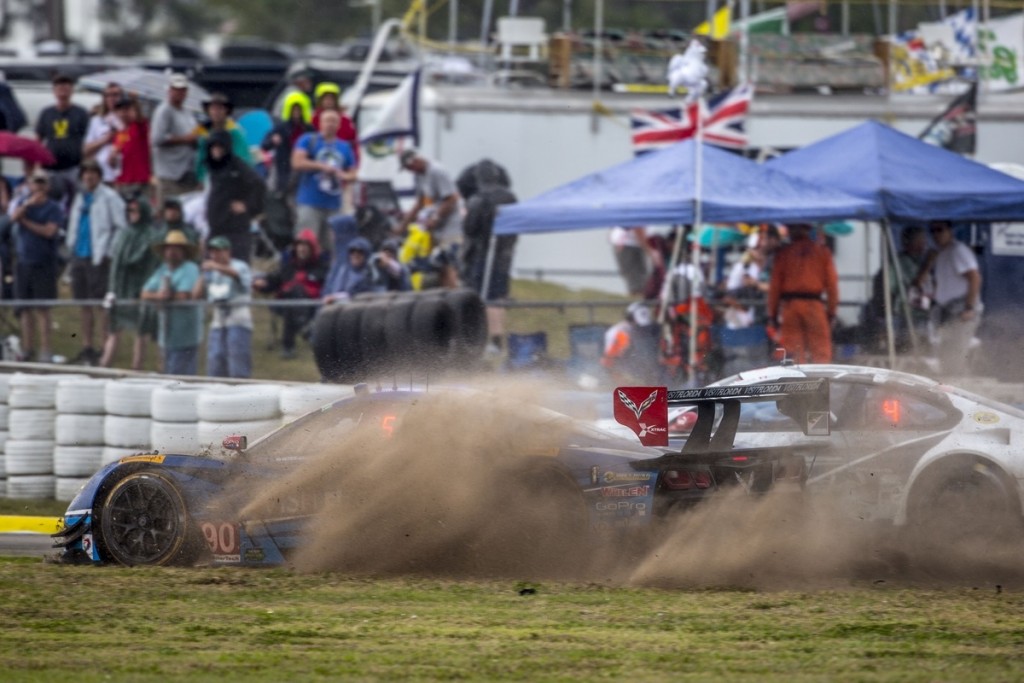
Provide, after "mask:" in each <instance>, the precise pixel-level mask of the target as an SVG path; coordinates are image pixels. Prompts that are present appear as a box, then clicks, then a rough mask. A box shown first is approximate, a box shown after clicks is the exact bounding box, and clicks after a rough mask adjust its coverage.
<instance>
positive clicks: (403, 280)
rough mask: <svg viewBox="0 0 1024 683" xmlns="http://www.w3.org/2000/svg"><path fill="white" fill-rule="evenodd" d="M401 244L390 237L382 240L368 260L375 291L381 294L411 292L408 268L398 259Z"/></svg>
mask: <svg viewBox="0 0 1024 683" xmlns="http://www.w3.org/2000/svg"><path fill="white" fill-rule="evenodd" d="M401 248H402V244H401V242H399V241H398V240H397V239H395V238H393V237H391V238H388V239H386V240H384V241H383V242H382V243H381V245H380V249H379V250H378V251H377V253H376V254H374V255H373V257H372V258H371V259H370V268H371V270H372V273H373V283H374V286H375V289H377V290H378V291H382V292H408V291H411V290H412V281H411V280H410V274H409V268H408V267H407V266H406V265H405V264H404V263H402V262H401V261H400V260H399V258H398V255H399V252H400V251H401Z"/></svg>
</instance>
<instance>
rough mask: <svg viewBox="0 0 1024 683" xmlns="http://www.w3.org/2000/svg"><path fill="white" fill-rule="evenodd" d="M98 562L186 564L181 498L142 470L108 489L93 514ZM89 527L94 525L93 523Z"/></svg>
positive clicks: (185, 518)
mask: <svg viewBox="0 0 1024 683" xmlns="http://www.w3.org/2000/svg"><path fill="white" fill-rule="evenodd" d="M94 514H95V515H96V516H97V517H98V518H99V519H98V521H99V524H96V525H95V526H94V528H98V530H99V533H98V534H97V537H96V542H97V544H98V548H99V551H100V555H101V556H102V557H110V558H111V559H113V560H114V561H115V562H117V563H118V564H123V565H126V566H129V567H131V566H137V565H166V564H172V563H187V562H188V560H189V559H190V557H189V556H188V555H189V550H190V546H191V544H190V543H189V536H190V531H189V528H190V520H189V516H188V510H187V509H186V506H185V499H184V498H183V497H182V495H181V492H180V491H179V490H178V487H177V486H175V485H174V483H173V482H172V481H171V480H170V479H169V478H168V477H166V476H165V475H163V474H161V473H159V472H157V471H153V470H142V471H138V472H132V473H130V474H127V475H125V476H124V477H123V478H121V479H120V480H118V481H117V482H116V483H115V484H113V485H112V486H111V487H110V490H109V491H108V492H106V494H105V495H104V496H103V497H102V500H101V503H100V505H99V509H98V510H97V511H95V513H94ZM94 524H95V522H94Z"/></svg>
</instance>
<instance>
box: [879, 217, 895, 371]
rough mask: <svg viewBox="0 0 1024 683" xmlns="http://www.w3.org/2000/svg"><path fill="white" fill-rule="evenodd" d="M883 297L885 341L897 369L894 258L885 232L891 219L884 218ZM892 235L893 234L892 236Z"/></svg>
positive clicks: (890, 362)
mask: <svg viewBox="0 0 1024 683" xmlns="http://www.w3.org/2000/svg"><path fill="white" fill-rule="evenodd" d="M881 226H882V232H883V234H882V235H881V238H882V292H883V296H882V298H883V299H884V300H885V341H886V346H888V348H889V369H890V370H895V369H896V333H895V331H894V330H893V326H892V297H891V296H889V292H891V291H892V289H891V285H890V284H889V283H890V278H891V273H890V272H889V259H890V258H892V256H893V254H892V250H891V249H890V247H889V239H888V238H886V235H885V234H884V233H888V232H889V219H888V218H883V219H882V223H881ZM890 237H891V236H890Z"/></svg>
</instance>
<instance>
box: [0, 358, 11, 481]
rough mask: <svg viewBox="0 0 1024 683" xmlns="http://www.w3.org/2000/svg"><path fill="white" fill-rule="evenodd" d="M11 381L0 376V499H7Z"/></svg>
mask: <svg viewBox="0 0 1024 683" xmlns="http://www.w3.org/2000/svg"><path fill="white" fill-rule="evenodd" d="M10 381H11V376H10V375H0V498H6V497H7V455H6V454H5V453H6V448H7V438H8V436H7V435H8V432H7V425H8V423H9V412H10V408H9V407H8V405H7V392H8V391H9V388H10V387H9V385H10Z"/></svg>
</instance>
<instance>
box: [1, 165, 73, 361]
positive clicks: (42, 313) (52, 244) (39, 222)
mask: <svg viewBox="0 0 1024 683" xmlns="http://www.w3.org/2000/svg"><path fill="white" fill-rule="evenodd" d="M28 182H29V184H30V190H31V194H30V195H29V197H28V198H27V199H26V200H24V201H23V202H22V203H21V204H19V205H18V206H17V207H16V208H15V209H14V211H13V212H12V213H11V220H13V221H14V222H15V241H14V246H15V253H16V255H17V258H18V266H17V269H16V270H15V273H14V296H15V298H17V299H27V300H32V299H37V300H44V299H56V298H57V276H58V275H59V268H58V263H57V262H58V257H57V246H58V244H59V242H60V235H59V231H60V226H61V224H63V222H64V212H63V211H62V210H61V208H60V205H58V204H57V202H55V201H53V200H51V199H50V198H49V196H48V193H49V190H50V183H49V177H48V175H47V174H46V172H45V171H41V170H40V171H36V172H35V173H33V174H32V176H31V177H30V179H29V180H28ZM37 312H38V313H39V353H38V355H37V356H36V358H35V360H38V361H39V362H43V363H49V362H50V361H51V360H53V352H52V347H51V346H50V309H49V308H38V309H36V308H31V307H27V308H22V309H21V310H20V312H19V314H18V319H19V321H20V323H21V348H22V353H24V354H25V359H26V360H30V359H31V357H32V354H33V353H34V352H35V348H36V341H35V322H36V316H35V314H36V313H37Z"/></svg>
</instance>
